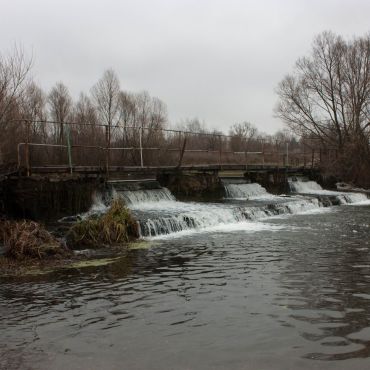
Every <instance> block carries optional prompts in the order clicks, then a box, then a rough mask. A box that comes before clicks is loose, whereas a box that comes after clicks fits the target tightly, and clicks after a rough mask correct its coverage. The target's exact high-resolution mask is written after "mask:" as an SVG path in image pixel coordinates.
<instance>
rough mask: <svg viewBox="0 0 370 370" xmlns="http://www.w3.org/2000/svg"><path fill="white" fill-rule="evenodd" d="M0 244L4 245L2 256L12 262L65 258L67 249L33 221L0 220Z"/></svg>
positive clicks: (67, 253) (67, 252)
mask: <svg viewBox="0 0 370 370" xmlns="http://www.w3.org/2000/svg"><path fill="white" fill-rule="evenodd" d="M0 242H2V243H3V244H4V247H5V253H4V256H5V257H8V258H11V259H13V260H19V261H20V260H25V259H28V258H33V259H39V260H42V259H46V258H49V257H55V258H60V257H66V256H68V255H69V251H68V249H67V248H66V247H65V246H63V244H62V243H61V242H59V241H58V240H57V239H56V238H55V237H54V236H53V235H51V234H50V233H49V232H48V231H47V230H46V229H45V227H44V226H43V225H41V224H39V223H37V222H34V221H27V220H22V221H10V220H0Z"/></svg>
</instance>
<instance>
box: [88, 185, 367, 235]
mask: <svg viewBox="0 0 370 370" xmlns="http://www.w3.org/2000/svg"><path fill="white" fill-rule="evenodd" d="M224 186H225V191H226V194H227V198H228V199H234V200H238V199H239V200H243V202H242V203H241V202H239V203H238V202H225V203H195V202H180V201H177V200H176V198H175V197H174V196H173V194H172V193H171V192H170V191H169V190H168V189H166V188H161V187H160V186H159V185H158V186H156V187H153V188H150V189H142V188H139V189H135V188H133V189H132V188H130V189H125V188H124V187H123V188H122V187H120V186H112V188H111V192H110V197H122V198H123V199H124V201H125V203H126V204H127V206H128V207H129V208H130V209H131V211H132V213H133V215H134V216H135V218H136V219H137V222H138V225H139V229H140V235H142V236H143V237H154V236H160V235H167V234H173V233H178V232H181V231H187V230H194V231H198V230H211V229H214V228H217V227H223V230H229V229H230V230H233V229H234V228H235V225H238V227H239V228H244V227H245V228H246V229H247V228H249V227H252V226H253V225H252V224H253V223H254V224H255V223H256V222H259V221H260V220H264V219H266V218H268V217H273V216H279V215H289V214H297V213H303V212H306V211H310V212H311V211H314V210H318V209H319V208H320V207H323V206H331V205H333V204H348V203H355V202H361V201H363V200H366V199H367V197H366V195H364V194H360V193H340V192H333V191H327V190H323V189H322V188H321V186H320V185H319V184H317V183H316V182H314V181H306V182H302V181H294V182H290V186H291V190H292V192H295V193H296V195H294V196H290V197H279V196H275V195H272V194H269V193H268V192H267V191H266V189H264V188H263V187H262V186H261V185H259V184H256V183H252V184H246V183H236V184H235V183H227V182H226V183H224ZM299 193H301V194H305V195H300V194H299ZM333 199H335V201H333ZM246 200H247V201H248V202H247V203H246V202H245V201H246ZM104 207H106V206H105V205H104V203H103V202H102V200H101V199H100V198H97V201H96V205H95V207H92V209H91V210H90V211H89V214H91V212H94V210H96V211H98V212H101V211H102V209H103V208H104Z"/></svg>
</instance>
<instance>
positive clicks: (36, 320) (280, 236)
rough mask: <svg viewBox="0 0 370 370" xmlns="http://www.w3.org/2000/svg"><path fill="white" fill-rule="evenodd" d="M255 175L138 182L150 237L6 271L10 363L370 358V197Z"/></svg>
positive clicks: (277, 362) (57, 365) (2, 364)
mask: <svg viewBox="0 0 370 370" xmlns="http://www.w3.org/2000/svg"><path fill="white" fill-rule="evenodd" d="M243 186H244V187H245V185H241V186H239V187H238V188H234V189H232V187H230V188H229V189H228V190H229V193H228V194H229V196H230V198H233V199H227V200H225V201H223V202H221V203H214V204H208V203H207V204H201V203H192V202H189V203H186V202H177V201H176V200H175V199H174V198H173V197H172V195H171V194H170V193H168V191H166V190H164V191H163V193H162V195H158V194H156V196H155V201H153V202H150V201H148V197H146V196H145V194H143V193H141V194H140V196H139V197H136V198H135V197H133V194H131V193H126V194H125V195H124V196H125V197H126V200H127V199H129V201H130V202H131V208H132V210H133V212H134V213H135V214H136V216H137V217H138V218H139V219H140V225H141V228H142V234H143V238H144V239H145V240H146V241H147V242H146V243H144V244H139V245H138V246H140V248H136V249H130V250H128V251H126V252H125V253H124V254H123V255H122V256H121V257H120V258H118V259H117V260H115V261H114V262H113V263H111V264H108V265H105V266H97V267H86V268H81V269H64V270H60V271H57V272H54V273H52V274H46V275H37V276H29V277H24V278H18V279H2V281H1V282H0V315H1V316H0V317H1V321H0V333H1V336H0V368H2V369H109V370H110V369H259V370H260V369H284V370H286V369H352V370H353V369H368V368H370V359H369V356H370V254H369V251H370V222H369V220H370V205H369V202H368V201H366V200H364V199H362V198H361V196H359V195H358V196H357V198H356V196H354V198H353V199H352V200H353V201H355V202H354V203H353V202H351V201H350V200H348V195H346V197H347V198H346V199H347V201H343V199H344V198H343V197H344V195H343V194H336V193H334V194H333V193H332V194H328V193H325V191H324V190H322V189H313V188H312V187H311V188H310V189H308V190H307V189H299V190H300V192H301V193H305V192H306V190H307V191H309V192H311V193H312V194H311V198H309V196H307V195H306V196H302V195H295V196H293V197H275V196H272V195H270V194H268V193H266V192H265V191H264V189H263V188H262V189H259V188H258V187H257V186H254V187H253V189H250V188H248V189H244V190H243ZM233 190H234V193H232V192H233ZM230 191H231V193H230ZM238 191H241V193H240V192H239V193H238ZM245 192H247V193H248V194H249V196H248V198H249V199H248V200H246V199H244V198H243V194H245ZM315 192H316V195H317V194H321V195H322V196H324V195H325V196H332V197H333V196H334V197H336V198H337V199H341V206H330V207H320V205H322V204H321V203H322V202H321V201H320V202H319V201H318V200H317V198H316V197H315ZM148 196H149V198H150V194H149V195H148ZM130 197H131V198H130ZM162 197H164V198H165V199H162ZM344 203H346V204H344ZM348 203H350V204H348ZM272 204H273V205H272Z"/></svg>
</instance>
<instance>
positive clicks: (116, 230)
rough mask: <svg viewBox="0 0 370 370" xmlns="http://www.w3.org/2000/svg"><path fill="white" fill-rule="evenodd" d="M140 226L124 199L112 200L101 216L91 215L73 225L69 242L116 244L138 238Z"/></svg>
mask: <svg viewBox="0 0 370 370" xmlns="http://www.w3.org/2000/svg"><path fill="white" fill-rule="evenodd" d="M138 236H139V235H138V227H137V223H136V221H135V219H134V218H133V217H132V215H131V213H130V211H129V210H128V209H127V208H126V207H125V204H124V202H123V200H122V199H120V198H118V199H115V200H114V201H113V202H112V205H111V207H110V208H109V210H108V212H107V213H105V214H104V215H102V216H99V217H96V216H95V217H94V216H93V217H90V218H88V219H86V220H82V221H80V222H78V223H76V224H75V225H73V226H72V227H71V229H70V230H69V232H68V234H67V243H68V245H69V246H71V247H79V246H90V247H99V246H102V245H116V244H122V243H125V242H128V241H129V240H130V239H134V238H137V237H138Z"/></svg>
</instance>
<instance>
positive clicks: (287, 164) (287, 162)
mask: <svg viewBox="0 0 370 370" xmlns="http://www.w3.org/2000/svg"><path fill="white" fill-rule="evenodd" d="M285 165H286V166H289V142H286V164H285Z"/></svg>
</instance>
